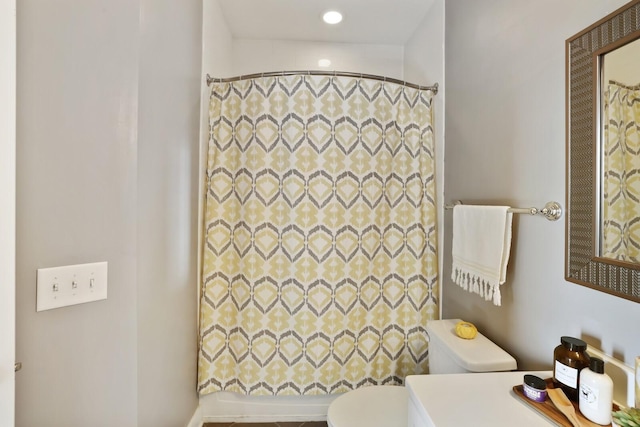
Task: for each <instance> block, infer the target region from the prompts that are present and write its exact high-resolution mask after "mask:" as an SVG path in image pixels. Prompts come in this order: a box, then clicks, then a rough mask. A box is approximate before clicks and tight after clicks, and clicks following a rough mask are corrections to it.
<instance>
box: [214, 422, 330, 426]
mask: <svg viewBox="0 0 640 427" xmlns="http://www.w3.org/2000/svg"><path fill="white" fill-rule="evenodd" d="M203 427H327V423H326V422H324V421H305V422H279V423H205V424H204V426H203Z"/></svg>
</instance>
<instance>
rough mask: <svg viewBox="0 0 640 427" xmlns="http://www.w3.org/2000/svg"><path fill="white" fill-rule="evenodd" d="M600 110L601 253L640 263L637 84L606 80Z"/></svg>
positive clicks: (639, 93)
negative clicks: (601, 143) (601, 147)
mask: <svg viewBox="0 0 640 427" xmlns="http://www.w3.org/2000/svg"><path fill="white" fill-rule="evenodd" d="M604 98H605V110H604V123H605V126H604V136H605V138H604V141H605V142H604V156H603V159H604V160H603V164H604V182H603V187H604V197H603V209H602V210H603V217H604V218H603V219H604V220H603V239H602V252H603V253H602V256H604V257H606V258H614V259H617V260H620V261H627V262H633V263H638V262H640V85H636V86H627V85H623V84H620V83H618V82H614V81H610V82H609V85H608V88H607V91H606V93H605V97H604Z"/></svg>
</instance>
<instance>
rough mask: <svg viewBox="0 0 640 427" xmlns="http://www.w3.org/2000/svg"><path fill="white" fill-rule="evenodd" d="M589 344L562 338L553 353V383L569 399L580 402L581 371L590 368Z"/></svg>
mask: <svg viewBox="0 0 640 427" xmlns="http://www.w3.org/2000/svg"><path fill="white" fill-rule="evenodd" d="M586 350H587V343H586V342H584V341H582V340H581V339H578V338H573V337H562V338H560V345H559V346H557V347H556V348H555V350H554V351H553V358H554V362H553V382H554V385H555V386H556V387H560V388H561V389H562V391H564V393H565V394H566V395H567V397H568V398H569V399H571V400H573V401H574V402H578V390H579V388H580V371H581V370H582V369H584V368H587V367H588V366H589V355H588V354H587V352H586Z"/></svg>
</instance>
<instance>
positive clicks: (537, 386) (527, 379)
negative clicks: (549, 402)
mask: <svg viewBox="0 0 640 427" xmlns="http://www.w3.org/2000/svg"><path fill="white" fill-rule="evenodd" d="M523 392H524V395H525V396H527V397H528V398H529V399H531V400H533V401H536V402H544V401H545V400H546V399H547V383H546V382H545V381H544V380H543V379H542V378H540V377H536V376H535V375H530V374H527V375H525V376H524V385H523Z"/></svg>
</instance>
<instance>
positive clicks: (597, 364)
mask: <svg viewBox="0 0 640 427" xmlns="http://www.w3.org/2000/svg"><path fill="white" fill-rule="evenodd" d="M578 402H579V407H580V412H581V413H582V415H584V416H585V417H586V418H587V419H588V420H590V421H593V422H594V423H596V424H601V425H609V424H610V423H611V407H612V404H613V381H612V380H611V377H609V375H607V374H605V373H604V361H603V360H602V359H599V358H597V357H591V359H590V361H589V367H588V368H585V369H583V370H582V371H580V395H579V398H578Z"/></svg>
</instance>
